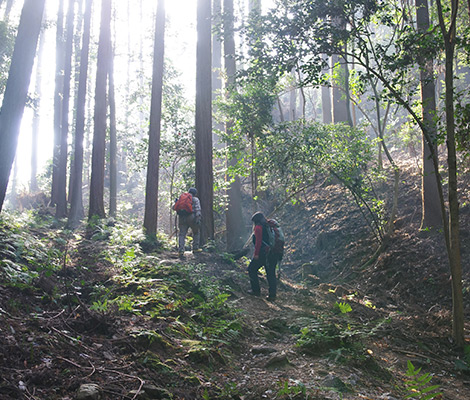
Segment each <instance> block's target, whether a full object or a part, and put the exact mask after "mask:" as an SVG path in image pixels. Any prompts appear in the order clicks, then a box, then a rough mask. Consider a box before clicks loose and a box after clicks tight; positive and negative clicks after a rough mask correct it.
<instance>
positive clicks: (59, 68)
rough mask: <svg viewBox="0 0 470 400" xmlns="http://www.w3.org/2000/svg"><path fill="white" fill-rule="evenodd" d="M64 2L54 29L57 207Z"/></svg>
mask: <svg viewBox="0 0 470 400" xmlns="http://www.w3.org/2000/svg"><path fill="white" fill-rule="evenodd" d="M64 61H65V56H64V0H59V11H58V12H57V29H56V67H55V89H54V149H53V154H52V187H51V206H55V205H57V200H58V193H59V158H60V138H61V126H62V125H61V124H62V94H63V88H64V78H63V70H64Z"/></svg>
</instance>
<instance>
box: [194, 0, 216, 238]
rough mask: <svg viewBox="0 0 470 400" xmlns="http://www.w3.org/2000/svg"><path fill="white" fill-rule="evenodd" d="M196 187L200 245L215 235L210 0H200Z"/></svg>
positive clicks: (198, 14) (198, 7)
mask: <svg viewBox="0 0 470 400" xmlns="http://www.w3.org/2000/svg"><path fill="white" fill-rule="evenodd" d="M197 38H198V40H197V48H196V187H197V190H198V193H199V198H200V200H201V209H202V226H201V245H202V244H204V243H205V242H206V240H207V239H211V240H212V239H214V216H213V198H214V188H213V186H214V185H213V180H214V178H213V172H212V101H211V97H212V82H211V70H212V67H211V64H212V57H211V53H212V51H211V47H212V46H211V1H210V0H198V2H197Z"/></svg>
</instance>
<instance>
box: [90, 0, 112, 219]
mask: <svg viewBox="0 0 470 400" xmlns="http://www.w3.org/2000/svg"><path fill="white" fill-rule="evenodd" d="M110 40H111V0H103V1H102V3H101V27H100V39H99V44H98V61H97V69H96V88H95V110H94V122H95V126H94V133H93V149H92V160H91V182H90V207H89V210H88V217H89V218H92V217H93V216H97V217H99V218H104V217H105V216H106V213H105V210H104V161H105V151H106V110H107V106H106V86H107V85H106V83H107V82H106V81H107V79H106V78H107V76H108V68H109V59H110V56H111V55H110V54H109V50H110V48H109V42H110Z"/></svg>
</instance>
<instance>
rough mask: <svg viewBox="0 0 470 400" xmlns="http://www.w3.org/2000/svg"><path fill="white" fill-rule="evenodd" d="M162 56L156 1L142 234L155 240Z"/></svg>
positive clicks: (161, 18) (161, 20) (161, 7)
mask: <svg viewBox="0 0 470 400" xmlns="http://www.w3.org/2000/svg"><path fill="white" fill-rule="evenodd" d="M164 55H165V1H164V0H158V7H157V16H156V19H155V42H154V48H153V78H152V100H151V106H150V128H149V148H148V164H147V182H146V190H145V214H144V230H145V234H146V235H147V236H148V237H152V238H155V235H156V234H157V224H158V184H159V170H160V129H161V119H162V94H163V68H164V60H165V59H164Z"/></svg>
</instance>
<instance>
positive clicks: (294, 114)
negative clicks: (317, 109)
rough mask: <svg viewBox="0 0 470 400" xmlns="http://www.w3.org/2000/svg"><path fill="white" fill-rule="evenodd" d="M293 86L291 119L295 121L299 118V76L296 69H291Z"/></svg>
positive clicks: (291, 92)
mask: <svg viewBox="0 0 470 400" xmlns="http://www.w3.org/2000/svg"><path fill="white" fill-rule="evenodd" d="M291 77H292V87H291V89H290V91H289V120H290V121H295V120H296V119H297V88H296V81H297V77H296V74H295V69H293V70H292V71H291Z"/></svg>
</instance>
